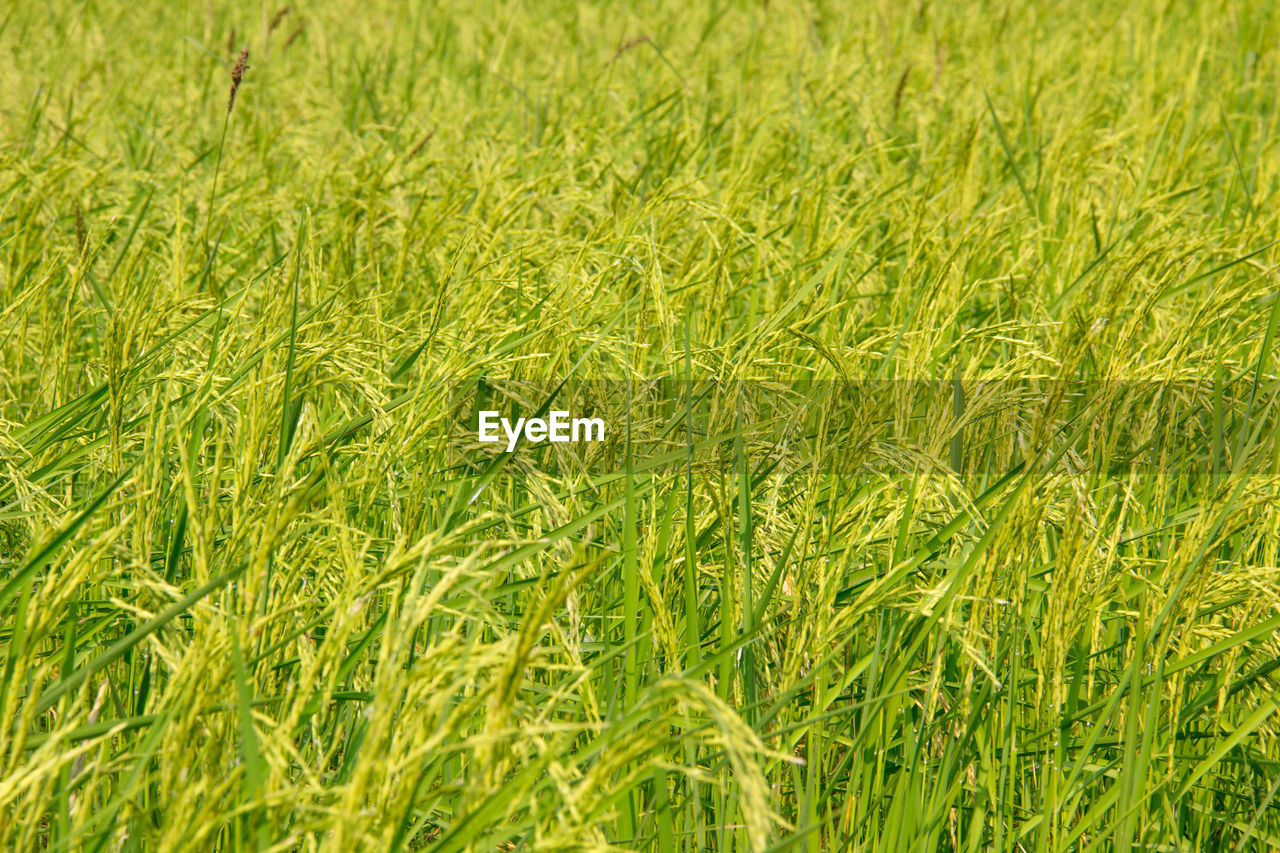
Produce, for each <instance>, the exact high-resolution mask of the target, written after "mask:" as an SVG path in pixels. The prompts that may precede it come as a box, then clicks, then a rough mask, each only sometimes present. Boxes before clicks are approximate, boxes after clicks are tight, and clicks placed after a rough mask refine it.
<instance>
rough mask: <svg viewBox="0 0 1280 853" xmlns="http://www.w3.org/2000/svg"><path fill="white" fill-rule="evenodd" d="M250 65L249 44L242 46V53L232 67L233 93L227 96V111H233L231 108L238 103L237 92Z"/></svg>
mask: <svg viewBox="0 0 1280 853" xmlns="http://www.w3.org/2000/svg"><path fill="white" fill-rule="evenodd" d="M248 67H249V45H247V44H246V45H245V46H244V47H242V48H240V55H239V56H238V57H237V58H236V64H235V67H234V68H232V69H231V94H230V95H228V96H227V112H231V108H232V107H233V106H235V103H236V92H237V91H238V90H239V89H240V82H241V81H242V80H244V72H245V69H246V68H248Z"/></svg>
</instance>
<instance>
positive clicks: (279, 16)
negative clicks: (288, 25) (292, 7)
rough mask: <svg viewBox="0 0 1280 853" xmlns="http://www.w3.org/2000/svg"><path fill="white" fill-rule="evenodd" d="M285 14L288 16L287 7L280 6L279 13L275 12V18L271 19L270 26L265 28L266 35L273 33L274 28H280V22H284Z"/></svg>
mask: <svg viewBox="0 0 1280 853" xmlns="http://www.w3.org/2000/svg"><path fill="white" fill-rule="evenodd" d="M287 14H289V7H288V6H281V7H280V11H278V12H276V14H275V17H273V18H272V19H271V23H270V25H268V26H267V33H268V34H270V33H273V32H275V31H276V27H278V26H280V22H281V21H283V20H284V16H285V15H287Z"/></svg>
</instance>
